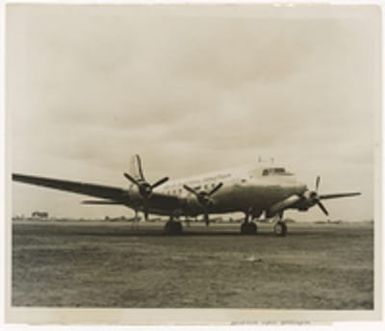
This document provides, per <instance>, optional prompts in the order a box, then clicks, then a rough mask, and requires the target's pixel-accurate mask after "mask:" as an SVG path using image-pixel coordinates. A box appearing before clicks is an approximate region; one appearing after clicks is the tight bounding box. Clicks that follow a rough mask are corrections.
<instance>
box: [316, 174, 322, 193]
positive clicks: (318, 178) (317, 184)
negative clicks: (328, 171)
mask: <svg viewBox="0 0 385 331" xmlns="http://www.w3.org/2000/svg"><path fill="white" fill-rule="evenodd" d="M320 181H321V177H320V176H317V178H316V180H315V191H316V192H318V188H319V184H320Z"/></svg>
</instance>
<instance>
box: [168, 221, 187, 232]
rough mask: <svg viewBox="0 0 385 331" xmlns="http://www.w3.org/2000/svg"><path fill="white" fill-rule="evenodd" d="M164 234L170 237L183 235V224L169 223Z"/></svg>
mask: <svg viewBox="0 0 385 331" xmlns="http://www.w3.org/2000/svg"><path fill="white" fill-rule="evenodd" d="M164 232H165V233H166V234H168V235H178V234H182V232H183V226H182V223H181V222H175V221H168V222H167V223H166V225H165V226H164Z"/></svg>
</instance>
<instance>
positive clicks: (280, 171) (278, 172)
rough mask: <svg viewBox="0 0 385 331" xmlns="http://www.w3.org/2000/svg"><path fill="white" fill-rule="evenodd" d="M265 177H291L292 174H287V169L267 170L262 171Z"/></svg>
mask: <svg viewBox="0 0 385 331" xmlns="http://www.w3.org/2000/svg"><path fill="white" fill-rule="evenodd" d="M262 175H263V176H270V175H286V176H287V175H291V173H289V172H286V170H285V168H265V169H263V171H262Z"/></svg>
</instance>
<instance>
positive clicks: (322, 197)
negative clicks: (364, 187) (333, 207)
mask: <svg viewBox="0 0 385 331" xmlns="http://www.w3.org/2000/svg"><path fill="white" fill-rule="evenodd" d="M356 195H361V193H360V192H351V193H335V194H322V195H320V196H319V199H320V200H327V199H337V198H347V197H354V196H356Z"/></svg>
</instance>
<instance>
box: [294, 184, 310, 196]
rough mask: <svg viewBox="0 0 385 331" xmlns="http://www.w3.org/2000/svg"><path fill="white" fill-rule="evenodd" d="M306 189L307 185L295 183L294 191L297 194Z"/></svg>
mask: <svg viewBox="0 0 385 331" xmlns="http://www.w3.org/2000/svg"><path fill="white" fill-rule="evenodd" d="M306 190H307V186H306V185H305V184H303V183H298V184H297V185H296V191H297V193H298V194H302V193H303V192H305V191H306Z"/></svg>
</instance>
